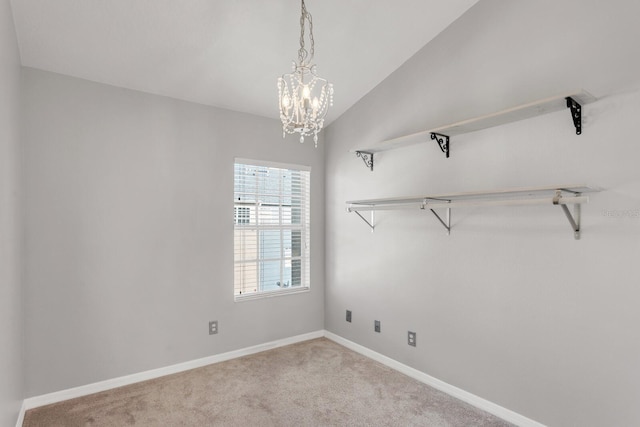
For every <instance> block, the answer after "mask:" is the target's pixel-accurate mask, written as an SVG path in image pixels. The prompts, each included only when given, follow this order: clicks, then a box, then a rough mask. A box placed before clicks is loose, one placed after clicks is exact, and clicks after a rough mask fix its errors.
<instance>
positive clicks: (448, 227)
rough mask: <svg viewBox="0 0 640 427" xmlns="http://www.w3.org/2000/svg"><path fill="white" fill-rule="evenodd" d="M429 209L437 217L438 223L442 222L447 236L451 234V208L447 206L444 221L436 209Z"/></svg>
mask: <svg viewBox="0 0 640 427" xmlns="http://www.w3.org/2000/svg"><path fill="white" fill-rule="evenodd" d="M429 210H430V211H431V213H432V214H434V215H435V216H436V218H438V221H440V224H442V225H443V226H444V228H445V229H446V230H447V236H449V235H450V234H451V208H447V217H446V221H444V220H443V219H442V218H441V217H440V215H438V214H437V213H436V211H434V210H433V209H429Z"/></svg>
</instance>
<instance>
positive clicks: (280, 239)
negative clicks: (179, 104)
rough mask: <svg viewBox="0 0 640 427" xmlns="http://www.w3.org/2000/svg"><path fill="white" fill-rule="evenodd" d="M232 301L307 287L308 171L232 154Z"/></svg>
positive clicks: (308, 261) (308, 237) (308, 243)
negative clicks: (237, 157)
mask: <svg viewBox="0 0 640 427" xmlns="http://www.w3.org/2000/svg"><path fill="white" fill-rule="evenodd" d="M233 198H234V296H235V298H236V300H239V299H244V298H250V297H258V296H268V295H276V294H281V293H287V292H296V291H302V290H308V289H309V282H310V280H309V277H310V276H309V264H310V256H309V252H310V251H309V248H310V241H309V239H310V220H309V217H310V215H309V214H310V212H309V211H310V201H309V199H310V171H309V169H308V168H306V167H304V166H290V165H279V164H275V163H265V162H258V161H254V160H244V159H236V162H235V167H234V195H233Z"/></svg>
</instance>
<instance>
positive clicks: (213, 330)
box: [209, 320, 218, 335]
mask: <svg viewBox="0 0 640 427" xmlns="http://www.w3.org/2000/svg"><path fill="white" fill-rule="evenodd" d="M217 333H218V321H217V320H212V321H210V322H209V335H213V334H217Z"/></svg>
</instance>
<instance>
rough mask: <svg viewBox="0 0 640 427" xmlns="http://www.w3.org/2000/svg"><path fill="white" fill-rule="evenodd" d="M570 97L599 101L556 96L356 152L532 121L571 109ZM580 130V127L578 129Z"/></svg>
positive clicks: (575, 94)
mask: <svg viewBox="0 0 640 427" xmlns="http://www.w3.org/2000/svg"><path fill="white" fill-rule="evenodd" d="M567 98H571V99H573V100H574V101H576V102H577V103H578V104H580V105H585V104H589V103H591V102H594V101H595V100H596V98H595V97H594V96H593V95H591V94H590V93H588V92H586V91H584V90H575V91H572V92H567V93H564V94H560V95H556V96H552V97H550V98H545V99H540V100H538V101H533V102H529V103H527V104H522V105H518V106H515V107H511V108H507V109H504V110H501V111H497V112H494V113H490V114H486V115H483V116H479V117H474V118H470V119H467V120H463V121H460V122H456V123H451V124H448V125H444V126H437V127H434V128H431V129H428V130H424V131H420V132H416V133H412V134H409V135H403V136H399V137H396V138H391V139H387V140H386V141H382V142H379V143H376V144H373V145H371V146H369V147H367V148H361V149H357V150H352V151H353V152H361V153H370V154H372V153H379V152H382V151H387V150H393V149H396V148H402V147H406V146H409V145H414V144H419V143H423V142H427V141H431V140H432V137H431V134H438V135H446V136H448V137H451V136H456V135H461V134H464V133H469V132H475V131H478V130H482V129H487V128H490V127H494V126H500V125H503V124H507V123H512V122H516V121H519V120H524V119H529V118H532V117H536V116H540V115H543V114H548V113H553V112H556V111H560V110H563V109H567V108H568V107H567ZM576 129H578V128H577V127H576ZM577 133H579V131H577Z"/></svg>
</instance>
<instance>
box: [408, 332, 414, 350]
mask: <svg viewBox="0 0 640 427" xmlns="http://www.w3.org/2000/svg"><path fill="white" fill-rule="evenodd" d="M407 344H409V345H410V346H413V347H415V346H416V333H415V332H411V331H409V333H408V334H407Z"/></svg>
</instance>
